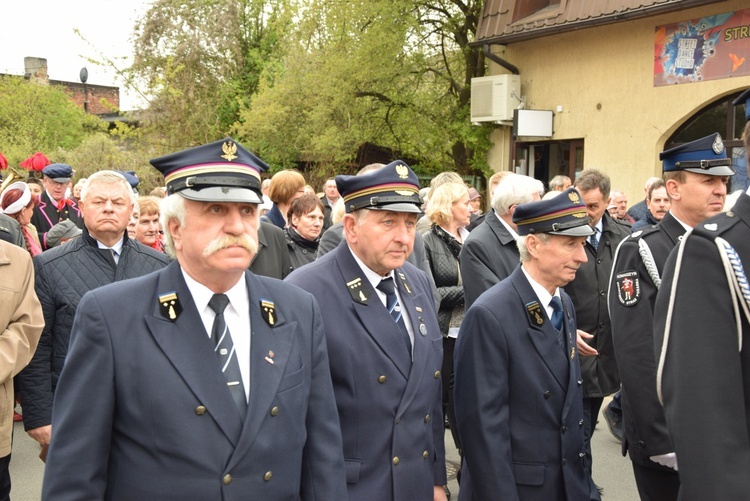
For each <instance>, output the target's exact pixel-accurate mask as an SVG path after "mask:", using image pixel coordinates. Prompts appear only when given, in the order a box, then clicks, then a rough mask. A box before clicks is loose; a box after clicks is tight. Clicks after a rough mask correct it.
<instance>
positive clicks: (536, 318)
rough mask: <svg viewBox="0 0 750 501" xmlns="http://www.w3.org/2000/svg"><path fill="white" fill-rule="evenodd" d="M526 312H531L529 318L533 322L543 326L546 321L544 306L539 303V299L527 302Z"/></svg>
mask: <svg viewBox="0 0 750 501" xmlns="http://www.w3.org/2000/svg"><path fill="white" fill-rule="evenodd" d="M526 312H527V313H528V314H529V320H530V321H531V323H532V324H534V325H540V326H541V325H542V324H543V323H544V316H543V315H542V307H541V306H540V305H539V302H538V301H532V302H530V303H526Z"/></svg>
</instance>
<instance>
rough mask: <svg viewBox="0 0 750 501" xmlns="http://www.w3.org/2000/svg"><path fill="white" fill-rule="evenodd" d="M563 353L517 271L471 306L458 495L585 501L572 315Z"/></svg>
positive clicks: (458, 355)
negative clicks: (461, 466) (462, 457)
mask: <svg viewBox="0 0 750 501" xmlns="http://www.w3.org/2000/svg"><path fill="white" fill-rule="evenodd" d="M560 296H561V298H562V300H563V306H564V310H565V314H564V320H565V321H564V322H563V324H564V328H565V333H564V338H565V351H564V353H563V349H562V348H561V347H560V345H559V344H558V340H557V335H558V334H557V331H555V329H554V327H552V324H551V322H550V320H549V319H548V317H547V313H546V311H545V305H542V304H540V303H539V299H538V298H537V296H536V294H535V293H534V290H533V289H532V288H531V284H529V281H528V279H527V278H526V276H525V275H524V273H523V271H522V270H521V268H520V267H517V268H516V270H515V271H514V272H513V273H512V274H511V276H510V277H509V278H508V279H506V280H503V281H502V282H501V283H499V284H497V285H495V286H494V287H492V288H491V289H490V290H489V291H487V293H486V294H484V295H483V296H482V297H481V298H479V300H478V301H477V302H476V303H474V305H473V306H472V307H471V308H469V311H467V313H466V316H465V317H464V320H463V323H462V324H461V330H460V332H459V334H458V339H457V341H456V350H455V352H454V363H455V365H454V371H455V381H456V385H455V401H456V421H457V427H458V433H459V436H460V437H461V445H462V447H463V454H464V468H463V470H462V476H461V490H460V492H459V500H460V501H485V500H490V499H502V500H538V501H555V500H568V501H577V500H588V499H589V483H588V477H587V474H586V472H585V469H584V467H585V465H584V462H585V460H586V459H585V456H584V443H583V441H584V436H583V433H584V432H583V405H582V391H581V388H582V382H581V373H580V369H579V365H578V353H577V350H576V348H575V346H576V335H575V332H576V320H575V311H574V310H573V305H572V303H571V301H570V298H569V297H568V296H567V294H565V292H564V291H561V292H560Z"/></svg>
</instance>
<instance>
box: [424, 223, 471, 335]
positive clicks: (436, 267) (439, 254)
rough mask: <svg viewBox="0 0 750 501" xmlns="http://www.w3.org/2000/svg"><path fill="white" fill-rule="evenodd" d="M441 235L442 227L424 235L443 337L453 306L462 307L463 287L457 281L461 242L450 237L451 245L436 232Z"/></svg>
mask: <svg viewBox="0 0 750 501" xmlns="http://www.w3.org/2000/svg"><path fill="white" fill-rule="evenodd" d="M438 231H439V232H440V233H442V234H443V235H445V234H446V232H445V231H444V230H443V229H442V228H439V227H438V228H435V227H434V226H433V228H432V230H431V231H430V232H428V233H425V235H424V243H425V246H424V247H425V251H426V254H427V261H428V262H429V263H430V272H431V273H432V278H433V279H434V280H435V287H437V292H438V299H439V300H440V309H439V310H438V325H440V332H441V334H442V335H443V337H446V336H447V335H448V329H449V327H450V321H451V315H452V314H453V310H454V308H461V309H463V307H464V288H463V286H462V285H461V284H460V282H459V277H460V274H459V268H458V257H457V256H456V255H454V252H455V253H456V254H458V252H460V250H461V244H460V243H459V242H458V240H456V239H455V238H452V237H451V236H448V238H452V240H451V246H452V247H453V249H451V248H449V246H448V244H447V243H446V242H445V240H443V238H445V237H440V236H438V234H437V232H438Z"/></svg>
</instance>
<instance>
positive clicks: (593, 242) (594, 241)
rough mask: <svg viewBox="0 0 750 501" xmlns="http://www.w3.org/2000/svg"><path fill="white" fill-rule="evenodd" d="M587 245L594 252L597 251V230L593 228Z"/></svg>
mask: <svg viewBox="0 0 750 501" xmlns="http://www.w3.org/2000/svg"><path fill="white" fill-rule="evenodd" d="M589 243H590V244H591V246H592V247H593V248H594V250H599V229H598V228H594V234H593V235H591V236H590V237H589Z"/></svg>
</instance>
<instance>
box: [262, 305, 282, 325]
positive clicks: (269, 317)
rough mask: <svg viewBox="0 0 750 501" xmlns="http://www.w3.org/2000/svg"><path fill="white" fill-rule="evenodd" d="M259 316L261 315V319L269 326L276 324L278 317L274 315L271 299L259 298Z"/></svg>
mask: <svg viewBox="0 0 750 501" xmlns="http://www.w3.org/2000/svg"><path fill="white" fill-rule="evenodd" d="M260 316H262V317H263V320H265V321H266V323H267V324H268V325H269V326H270V327H273V326H274V325H276V323H277V321H278V318H277V316H276V305H274V304H273V301H269V300H268V299H261V300H260Z"/></svg>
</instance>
